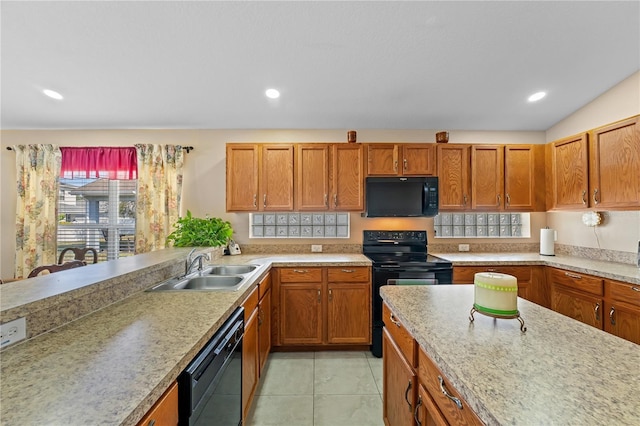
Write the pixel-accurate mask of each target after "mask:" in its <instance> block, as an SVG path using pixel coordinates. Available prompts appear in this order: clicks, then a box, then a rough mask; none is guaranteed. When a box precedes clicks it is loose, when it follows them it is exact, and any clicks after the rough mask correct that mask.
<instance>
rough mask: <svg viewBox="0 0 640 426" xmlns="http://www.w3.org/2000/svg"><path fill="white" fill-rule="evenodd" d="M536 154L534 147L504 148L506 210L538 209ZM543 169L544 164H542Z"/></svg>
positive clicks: (542, 184) (542, 182)
mask: <svg viewBox="0 0 640 426" xmlns="http://www.w3.org/2000/svg"><path fill="white" fill-rule="evenodd" d="M535 160H536V153H535V151H534V147H533V146H532V145H507V146H505V148H504V194H505V195H504V196H505V199H504V209H505V210H512V211H533V210H535V209H536V204H537V203H536V191H535V185H541V186H544V180H541V181H540V182H536V179H535V176H536V161H535ZM540 166H541V167H542V164H540Z"/></svg>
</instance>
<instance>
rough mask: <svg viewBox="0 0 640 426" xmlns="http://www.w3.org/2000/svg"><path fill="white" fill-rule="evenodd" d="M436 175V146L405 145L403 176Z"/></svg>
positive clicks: (403, 151)
mask: <svg viewBox="0 0 640 426" xmlns="http://www.w3.org/2000/svg"><path fill="white" fill-rule="evenodd" d="M435 174H436V146H435V144H418V143H416V144H403V145H402V175H403V176H433V175H435Z"/></svg>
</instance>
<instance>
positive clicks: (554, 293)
mask: <svg viewBox="0 0 640 426" xmlns="http://www.w3.org/2000/svg"><path fill="white" fill-rule="evenodd" d="M603 308H604V307H603V306H602V298H601V297H597V296H592V295H590V294H587V293H581V292H577V291H572V290H569V289H567V288H566V287H564V286H561V285H557V284H555V283H554V285H552V290H551V309H553V310H554V311H556V312H559V313H561V314H562V315H566V316H568V317H570V318H573V319H575V320H578V321H580V322H583V323H585V324H588V325H590V326H593V327H596V328H599V329H601V330H602V311H603Z"/></svg>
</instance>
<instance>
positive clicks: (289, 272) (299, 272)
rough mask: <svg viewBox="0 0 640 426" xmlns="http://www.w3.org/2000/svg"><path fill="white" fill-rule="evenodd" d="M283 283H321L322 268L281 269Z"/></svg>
mask: <svg viewBox="0 0 640 426" xmlns="http://www.w3.org/2000/svg"><path fill="white" fill-rule="evenodd" d="M280 282H281V283H320V282H322V268H304V267H301V268H283V269H280Z"/></svg>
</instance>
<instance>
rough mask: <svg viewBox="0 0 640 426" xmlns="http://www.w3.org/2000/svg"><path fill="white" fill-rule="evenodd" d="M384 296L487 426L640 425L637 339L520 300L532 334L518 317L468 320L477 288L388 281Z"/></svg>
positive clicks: (382, 292)
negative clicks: (522, 329)
mask: <svg viewBox="0 0 640 426" xmlns="http://www.w3.org/2000/svg"><path fill="white" fill-rule="evenodd" d="M381 294H382V297H383V299H384V301H385V303H387V305H388V306H389V307H390V310H391V313H392V314H393V316H394V317H395V318H394V320H396V321H399V323H401V324H402V325H403V326H404V327H405V328H406V329H407V331H408V332H409V333H410V334H411V336H413V338H414V339H415V341H416V343H417V345H419V347H420V348H421V350H423V351H424V352H425V353H426V355H427V356H428V357H429V358H431V360H433V361H434V363H435V364H436V365H437V367H438V368H439V369H440V370H441V372H442V374H443V375H444V376H446V378H447V379H448V381H449V383H451V385H452V386H453V388H455V390H457V391H458V393H459V394H460V395H461V396H462V398H463V399H464V400H466V403H468V405H469V406H470V407H471V408H472V409H473V411H475V413H476V414H477V415H478V417H479V418H480V419H481V420H482V421H483V422H484V423H486V424H488V425H533V424H563V425H574V424H575V425H584V424H616V425H636V424H638V422H640V399H638V398H637V393H638V384H639V383H640V368H639V367H638V366H639V365H640V346H638V345H636V344H633V343H631V342H627V341H625V340H622V339H620V338H618V337H615V336H612V335H610V334H607V333H603V332H602V331H600V330H596V329H594V328H593V327H589V326H587V325H584V324H582V323H580V322H578V321H574V320H572V319H569V318H567V317H565V316H563V315H560V314H558V313H556V312H553V311H551V310H549V309H546V308H543V307H540V306H538V305H536V304H534V303H530V302H528V301H526V300H523V299H518V309H519V311H520V314H521V316H522V317H523V319H524V321H525V323H526V326H527V331H526V332H525V333H521V331H520V323H519V322H518V321H515V320H506V319H498V320H496V319H494V318H490V317H487V316H484V315H479V314H476V315H475V321H474V322H470V321H469V311H470V309H471V307H472V306H473V301H474V288H473V286H472V285H454V286H385V287H382V290H381ZM387 322H388V321H387V319H385V325H387V327H394V328H395V326H394V325H392V324H391V323H390V322H389V323H388V324H387ZM454 410H456V408H454Z"/></svg>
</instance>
